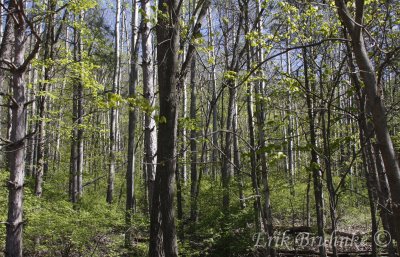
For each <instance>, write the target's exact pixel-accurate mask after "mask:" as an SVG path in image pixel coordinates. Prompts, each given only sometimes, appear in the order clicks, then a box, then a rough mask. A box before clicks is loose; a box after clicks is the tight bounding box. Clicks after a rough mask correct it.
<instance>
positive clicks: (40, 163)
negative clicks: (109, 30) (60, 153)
mask: <svg viewBox="0 0 400 257" xmlns="http://www.w3.org/2000/svg"><path fill="white" fill-rule="evenodd" d="M47 5H48V11H49V13H50V15H48V17H47V21H46V29H47V30H46V39H45V40H46V41H45V45H44V56H43V59H44V60H45V61H47V60H48V59H50V60H52V59H53V44H54V12H55V8H56V2H55V1H54V0H48V3H47ZM50 71H51V67H49V66H48V65H46V66H45V67H44V82H42V83H41V84H40V91H41V96H40V98H39V121H38V124H37V127H38V129H37V131H38V135H37V144H38V147H37V168H36V177H35V178H36V179H35V194H36V196H38V197H41V196H42V191H43V188H42V184H43V175H44V173H45V172H44V170H45V168H46V166H47V164H46V156H45V151H46V149H45V147H46V111H47V109H46V108H47V100H48V99H47V97H46V93H45V92H46V90H47V88H48V85H47V83H48V81H49V80H50Z"/></svg>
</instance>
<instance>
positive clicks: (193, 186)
mask: <svg viewBox="0 0 400 257" xmlns="http://www.w3.org/2000/svg"><path fill="white" fill-rule="evenodd" d="M190 89H191V91H190V119H191V120H192V122H194V124H196V118H197V109H196V58H195V57H193V59H192V64H191V67H190ZM190 156H191V163H190V199H191V204H190V219H191V221H192V222H193V223H194V225H195V223H196V222H197V212H198V210H197V199H196V195H197V193H196V190H197V183H198V177H199V175H198V171H197V128H196V126H194V127H193V129H192V130H191V131H190ZM194 227H195V226H194Z"/></svg>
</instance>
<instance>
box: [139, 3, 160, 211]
mask: <svg viewBox="0 0 400 257" xmlns="http://www.w3.org/2000/svg"><path fill="white" fill-rule="evenodd" d="M141 3H142V10H143V11H142V69H143V92H144V97H145V98H146V100H147V101H148V104H149V107H150V110H149V111H148V112H147V113H146V116H145V124H144V129H145V131H144V133H145V134H144V147H145V162H146V172H147V184H148V189H147V190H148V199H149V210H150V209H151V199H152V198H153V188H154V180H155V176H156V164H157V157H156V152H157V128H156V122H155V120H154V115H155V110H154V106H155V104H156V97H155V93H154V83H153V79H152V78H153V73H154V69H153V63H152V43H153V42H152V41H153V36H152V33H151V32H150V27H151V22H150V18H151V15H152V14H151V2H150V0H141Z"/></svg>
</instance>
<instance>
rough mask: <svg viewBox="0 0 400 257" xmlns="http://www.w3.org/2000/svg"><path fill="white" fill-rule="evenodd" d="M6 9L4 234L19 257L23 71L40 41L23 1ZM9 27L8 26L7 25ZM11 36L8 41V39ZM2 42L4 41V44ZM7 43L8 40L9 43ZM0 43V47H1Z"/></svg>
mask: <svg viewBox="0 0 400 257" xmlns="http://www.w3.org/2000/svg"><path fill="white" fill-rule="evenodd" d="M7 9H8V10H12V12H10V14H9V15H10V18H8V19H7V20H8V22H10V19H14V22H13V23H12V25H13V31H12V32H10V34H7V35H5V36H4V37H3V42H4V44H8V43H11V45H14V51H13V53H12V57H13V61H12V62H11V61H9V60H6V59H2V64H5V65H6V66H7V67H9V70H10V72H11V74H12V83H11V89H12V95H10V96H9V97H10V98H11V100H12V103H11V106H10V108H11V133H10V140H9V142H8V144H7V146H6V149H7V152H8V155H7V157H8V165H9V170H10V178H9V181H8V182H7V187H8V192H9V194H8V217H7V224H6V225H7V235H6V250H5V254H6V256H7V257H8V256H10V257H19V256H21V257H22V254H23V253H22V228H23V224H24V221H23V216H22V213H23V187H24V179H25V144H26V140H27V139H28V138H29V137H30V135H27V134H26V107H27V102H26V95H25V90H26V83H25V72H26V70H27V68H28V64H29V63H30V62H31V61H32V59H33V58H34V56H35V55H36V53H37V52H38V51H39V46H40V43H41V38H40V37H39V35H37V34H36V32H35V31H34V28H33V26H32V22H31V20H29V19H28V18H27V15H26V10H25V1H22V0H20V1H16V2H12V1H11V2H9V4H8V7H7ZM10 25H11V23H10ZM27 29H30V30H32V32H33V33H34V36H35V37H36V43H35V46H34V48H33V49H32V50H31V52H30V53H29V54H28V55H27V57H25V49H26V42H27V40H26V34H25V32H26V30H27ZM12 35H13V37H12V39H10V38H9V37H11V36H12ZM4 40H5V41H4ZM9 40H10V41H9ZM3 42H2V45H4V44H3Z"/></svg>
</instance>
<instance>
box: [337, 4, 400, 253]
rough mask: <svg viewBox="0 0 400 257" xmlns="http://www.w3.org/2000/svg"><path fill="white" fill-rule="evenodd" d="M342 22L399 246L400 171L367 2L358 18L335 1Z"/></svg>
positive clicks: (358, 10) (360, 6)
mask: <svg viewBox="0 0 400 257" xmlns="http://www.w3.org/2000/svg"><path fill="white" fill-rule="evenodd" d="M335 3H336V7H337V10H338V14H339V17H340V19H341V20H342V22H343V24H344V26H345V28H346V29H347V30H348V31H349V34H350V36H351V39H352V42H351V43H352V49H353V53H354V57H355V60H356V63H357V66H358V68H359V70H360V75H361V80H362V81H363V83H364V85H365V91H366V94H367V105H368V106H369V107H370V110H371V113H372V122H373V124H374V129H375V134H376V138H377V141H378V144H379V148H380V152H381V154H382V159H383V163H384V166H385V170H386V172H387V176H388V180H389V185H390V192H391V195H392V201H393V202H392V210H393V220H394V226H395V229H394V231H395V235H392V236H393V238H395V239H396V241H397V242H400V167H399V162H398V159H397V154H396V151H395V149H394V147H393V142H392V138H391V136H390V134H389V129H388V125H387V118H386V110H385V106H384V103H383V100H382V96H381V93H380V87H381V85H378V81H377V77H376V73H375V70H374V67H373V64H372V61H371V59H370V57H369V55H368V52H367V50H366V45H365V41H364V37H363V28H362V24H363V16H364V0H356V1H355V6H356V8H355V18H354V19H353V18H351V14H350V12H349V10H348V8H347V6H346V4H345V2H344V1H343V0H335ZM397 252H398V253H400V244H399V243H398V244H397Z"/></svg>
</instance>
